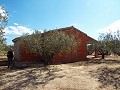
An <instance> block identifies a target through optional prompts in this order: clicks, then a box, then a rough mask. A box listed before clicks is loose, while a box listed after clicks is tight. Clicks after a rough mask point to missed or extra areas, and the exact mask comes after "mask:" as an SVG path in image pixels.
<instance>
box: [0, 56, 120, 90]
mask: <svg viewBox="0 0 120 90" xmlns="http://www.w3.org/2000/svg"><path fill="white" fill-rule="evenodd" d="M6 68H7V66H0V90H120V57H113V56H107V57H106V59H105V60H101V59H100V58H92V57H91V59H90V60H89V61H80V62H75V63H68V64H59V65H50V66H47V67H43V65H39V64H34V65H32V66H31V67H26V68H21V69H13V70H10V69H6Z"/></svg>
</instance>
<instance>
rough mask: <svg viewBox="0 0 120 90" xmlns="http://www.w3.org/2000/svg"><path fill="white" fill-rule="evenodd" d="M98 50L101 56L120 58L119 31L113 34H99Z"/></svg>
mask: <svg viewBox="0 0 120 90" xmlns="http://www.w3.org/2000/svg"><path fill="white" fill-rule="evenodd" d="M98 50H99V52H100V53H101V54H103V53H104V54H109V55H110V54H116V55H119V56H120V30H117V31H116V32H114V33H112V32H109V33H101V34H100V36H99V38H98Z"/></svg>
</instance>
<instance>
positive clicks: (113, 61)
mask: <svg viewBox="0 0 120 90" xmlns="http://www.w3.org/2000/svg"><path fill="white" fill-rule="evenodd" d="M87 63H91V64H102V63H103V64H104V63H105V64H120V60H112V59H109V60H106V59H91V60H88V61H87Z"/></svg>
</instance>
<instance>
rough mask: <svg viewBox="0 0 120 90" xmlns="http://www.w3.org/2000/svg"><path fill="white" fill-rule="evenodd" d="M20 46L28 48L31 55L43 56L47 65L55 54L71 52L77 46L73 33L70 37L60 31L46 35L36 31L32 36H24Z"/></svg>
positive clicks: (49, 32)
mask: <svg viewBox="0 0 120 90" xmlns="http://www.w3.org/2000/svg"><path fill="white" fill-rule="evenodd" d="M20 44H21V46H25V47H27V49H28V50H29V51H30V52H31V53H34V54H38V55H40V56H42V60H43V61H44V64H45V65H47V64H49V62H50V60H51V58H52V57H53V56H54V54H55V53H59V52H63V51H67V52H69V51H70V50H71V47H75V46H76V45H77V43H76V41H75V37H74V35H73V34H72V33H71V34H70V35H68V34H66V33H65V32H63V31H58V30H52V31H48V32H44V33H40V32H39V31H35V32H34V33H33V34H32V35H27V36H23V37H22V38H21V43H20ZM27 49H26V50H27Z"/></svg>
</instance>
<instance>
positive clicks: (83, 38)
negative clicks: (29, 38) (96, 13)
mask: <svg viewBox="0 0 120 90" xmlns="http://www.w3.org/2000/svg"><path fill="white" fill-rule="evenodd" d="M57 30H59V31H63V32H65V33H67V34H69V33H70V32H73V33H74V36H76V35H77V38H76V40H77V41H80V44H79V45H78V46H77V50H76V51H75V50H73V51H71V52H70V53H66V52H64V53H61V54H55V55H54V56H53V58H52V60H51V63H66V62H74V61H81V60H86V56H87V44H88V43H89V42H93V43H97V41H96V40H95V39H93V38H91V37H89V36H88V35H87V34H85V33H84V32H82V31H80V30H78V29H77V28H75V27H73V26H70V27H65V28H60V29H57ZM19 39H20V37H19V38H15V39H13V42H14V47H15V49H14V53H15V59H16V61H18V62H30V61H40V58H41V57H40V56H38V55H35V54H31V53H29V54H28V53H26V50H24V48H20V46H19V44H18V43H19V41H20V40H19ZM97 56H98V51H97V49H95V57H97Z"/></svg>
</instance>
